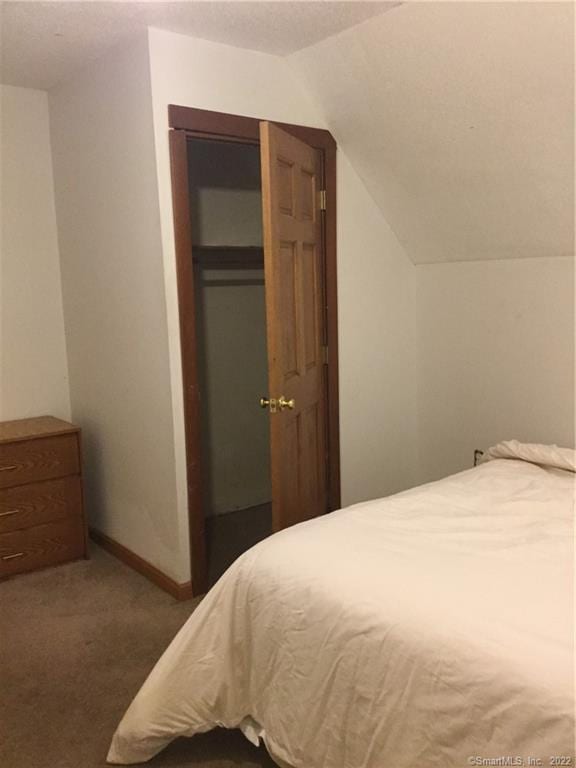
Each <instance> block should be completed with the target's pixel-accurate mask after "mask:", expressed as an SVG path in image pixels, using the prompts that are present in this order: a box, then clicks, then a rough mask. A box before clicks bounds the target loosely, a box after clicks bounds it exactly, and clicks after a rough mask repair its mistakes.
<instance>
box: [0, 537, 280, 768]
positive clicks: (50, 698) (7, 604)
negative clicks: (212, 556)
mask: <svg viewBox="0 0 576 768" xmlns="http://www.w3.org/2000/svg"><path fill="white" fill-rule="evenodd" d="M91 554H92V558H91V559H90V560H88V561H82V562H77V563H70V564H68V565H64V566H60V567H58V568H52V569H49V570H45V571H40V572H38V573H33V574H29V575H26V576H20V577H18V578H15V579H12V580H10V581H5V582H2V583H0V765H1V766H2V768H97V767H98V768H102V766H104V765H105V764H106V763H105V758H106V752H107V749H108V744H109V742H110V738H111V736H112V733H113V732H114V729H115V728H116V725H117V724H118V721H119V720H120V718H121V716H122V714H123V712H124V711H125V709H126V707H127V706H128V704H129V703H130V701H131V699H132V697H133V696H134V694H135V693H136V692H137V690H138V688H139V687H140V685H141V684H142V682H143V681H144V679H145V678H146V676H147V674H148V673H149V671H150V670H151V668H152V666H153V665H154V663H155V661H156V660H157V659H158V657H159V656H160V654H161V653H162V651H163V650H164V649H165V648H166V646H167V645H168V643H169V642H170V640H171V639H172V637H173V636H174V634H175V633H176V631H177V630H178V629H179V628H180V626H181V625H182V624H183V623H184V621H185V620H186V618H187V617H188V616H189V615H190V612H191V611H192V610H193V608H194V605H195V603H194V602H193V601H189V602H185V603H178V602H176V601H175V600H173V599H172V598H171V597H170V596H169V595H167V594H165V593H164V592H161V591H160V590H159V589H157V588H156V587H155V586H154V585H152V584H150V582H148V581H147V580H146V579H144V578H143V577H142V576H140V575H139V574H137V573H135V572H134V571H132V570H130V569H129V568H126V567H125V566H124V565H122V564H121V563H119V562H118V561H117V560H115V559H114V558H112V557H111V556H109V555H108V554H107V553H105V552H103V551H102V550H101V549H99V548H97V547H92V550H91ZM147 765H150V766H151V768H152V766H170V768H188V767H189V766H190V767H192V766H194V768H272V766H274V763H273V762H272V760H271V759H270V758H269V757H268V755H267V754H266V752H265V751H264V750H263V749H255V748H254V747H253V746H252V745H250V744H249V743H248V742H247V741H246V740H245V739H244V737H243V736H242V735H241V734H240V733H239V732H237V731H223V730H217V731H212V732H211V733H209V734H205V735H203V736H196V737H194V738H192V739H179V740H178V741H176V742H175V743H174V744H172V745H171V746H170V747H168V748H167V749H166V750H165V751H164V752H163V753H162V754H161V755H158V756H157V757H156V758H155V759H154V760H152V761H151V762H150V763H148V764H147Z"/></svg>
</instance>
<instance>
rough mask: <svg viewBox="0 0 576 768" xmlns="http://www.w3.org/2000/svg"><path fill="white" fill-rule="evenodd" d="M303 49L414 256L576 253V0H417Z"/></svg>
mask: <svg viewBox="0 0 576 768" xmlns="http://www.w3.org/2000/svg"><path fill="white" fill-rule="evenodd" d="M290 61H291V62H292V63H293V64H294V66H296V67H297V68H298V70H299V72H300V74H301V76H302V77H303V78H304V80H305V82H306V83H307V86H308V88H309V89H310V91H311V93H312V95H313V97H314V99H315V100H316V101H317V102H318V103H319V104H320V106H321V108H322V110H323V113H324V116H325V118H326V121H327V123H328V125H329V126H330V127H331V129H332V131H333V132H334V134H335V135H336V137H337V139H338V140H339V142H340V144H341V145H342V147H343V148H344V149H345V150H346V153H347V155H348V156H349V158H350V159H351V161H352V162H353V164H354V165H355V167H356V170H357V171H358V172H359V174H360V175H361V177H362V178H363V180H364V183H365V184H366V187H367V189H368V190H369V192H370V193H371V195H372V197H373V199H374V200H375V201H376V202H377V204H378V205H379V207H380V209H381V210H382V212H383V214H384V215H385V217H386V219H387V220H388V222H389V224H390V225H391V227H392V229H393V230H394V231H395V233H396V235H397V237H398V238H399V239H400V241H401V242H402V244H403V245H404V247H405V249H406V251H407V253H408V255H409V256H410V258H411V259H412V260H413V261H414V262H415V263H427V262H440V261H464V260H484V259H501V258H526V257H547V256H551V257H553V256H567V255H571V254H573V252H574V6H573V4H572V3H546V2H500V3H498V2H488V3H483V2H472V3H467V2H431V3H410V2H409V3H404V4H402V5H400V6H398V7H396V8H394V9H392V10H391V11H390V13H386V14H384V15H381V16H379V17H376V18H373V19H370V20H368V21H365V22H363V23H362V24H360V25H358V26H356V27H355V28H354V29H351V30H348V31H345V32H342V33H340V34H339V35H337V36H335V37H332V38H330V39H328V40H325V41H323V42H321V43H318V44H317V45H314V46H313V47H310V48H307V49H305V50H303V51H300V52H299V53H296V54H294V55H293V56H291V57H290Z"/></svg>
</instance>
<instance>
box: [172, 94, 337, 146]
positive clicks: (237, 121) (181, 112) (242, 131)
mask: <svg viewBox="0 0 576 768" xmlns="http://www.w3.org/2000/svg"><path fill="white" fill-rule="evenodd" d="M265 120H267V121H269V122H273V123H274V124H275V125H278V126H280V128H283V129H284V130H285V131H287V132H288V133H291V134H292V135H293V136H296V138H297V139H302V141H305V142H306V143H307V144H310V146H311V147H314V148H315V149H322V150H328V149H332V150H336V142H335V141H334V137H333V136H332V134H331V133H330V131H326V130H324V128H311V127H308V126H305V125H291V124H290V123H280V122H278V121H276V120H270V119H269V118H259V117H244V116H242V115H230V114H227V113H225V112H211V111H210V110H208V109H195V108H193V107H179V106H177V105H175V104H170V105H169V107H168V125H169V126H170V128H175V129H177V130H181V131H190V132H191V133H194V134H202V135H203V136H204V137H206V138H209V137H210V136H211V137H212V138H215V137H218V136H222V137H226V138H228V139H229V138H238V139H245V140H246V139H248V140H250V141H254V142H256V143H258V144H259V143H260V123H261V122H263V121H265Z"/></svg>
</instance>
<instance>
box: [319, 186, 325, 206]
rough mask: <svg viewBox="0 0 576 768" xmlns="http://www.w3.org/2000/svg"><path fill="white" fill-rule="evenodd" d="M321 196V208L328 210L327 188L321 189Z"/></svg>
mask: <svg viewBox="0 0 576 768" xmlns="http://www.w3.org/2000/svg"><path fill="white" fill-rule="evenodd" d="M319 197H320V200H319V206H320V210H321V211H325V210H326V190H325V189H321V190H320V193H319Z"/></svg>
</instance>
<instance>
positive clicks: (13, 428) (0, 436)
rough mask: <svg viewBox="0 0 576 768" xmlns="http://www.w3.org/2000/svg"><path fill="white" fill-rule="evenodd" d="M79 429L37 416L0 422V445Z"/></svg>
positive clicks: (52, 418) (53, 419) (63, 422)
mask: <svg viewBox="0 0 576 768" xmlns="http://www.w3.org/2000/svg"><path fill="white" fill-rule="evenodd" d="M78 431H79V427H75V426H74V424H70V423H69V422H68V421H62V419H57V418H55V417H54V416H38V417H36V418H34V419H17V420H16V421H1V422H0V445H1V444H2V443H14V442H16V440H30V438H32V437H52V436H53V435H64V434H66V433H70V432H78Z"/></svg>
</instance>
